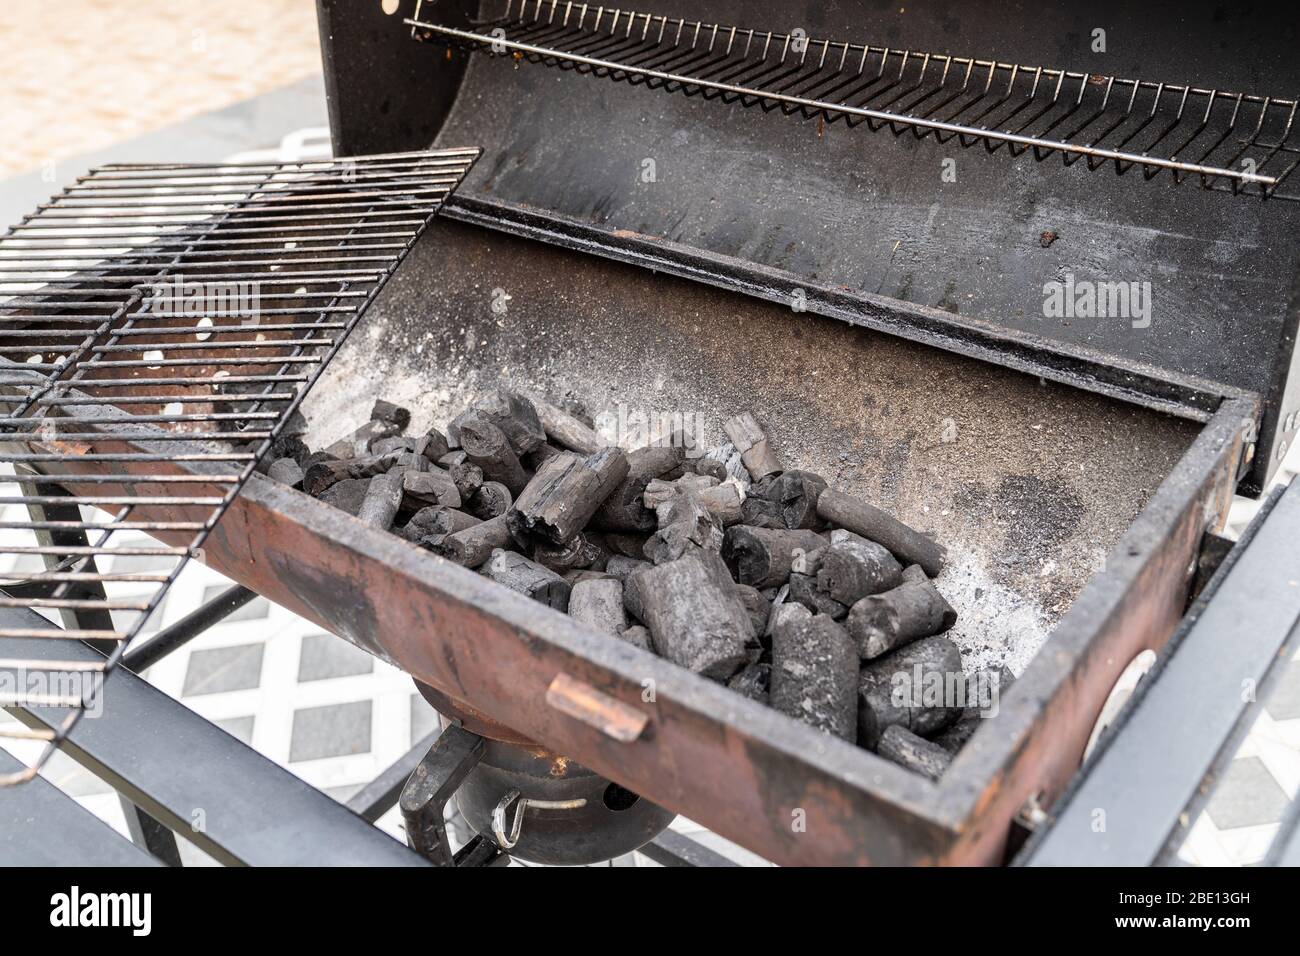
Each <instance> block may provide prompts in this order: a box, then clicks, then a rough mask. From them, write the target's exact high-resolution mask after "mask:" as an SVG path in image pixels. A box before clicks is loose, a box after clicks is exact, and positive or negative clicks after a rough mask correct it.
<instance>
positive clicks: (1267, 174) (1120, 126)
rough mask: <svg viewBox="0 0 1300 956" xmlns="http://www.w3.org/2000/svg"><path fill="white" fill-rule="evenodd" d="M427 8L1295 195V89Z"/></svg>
mask: <svg viewBox="0 0 1300 956" xmlns="http://www.w3.org/2000/svg"><path fill="white" fill-rule="evenodd" d="M423 7H424V3H423V0H420V2H419V3H418V4H417V7H416V11H415V16H414V17H412V18H410V19H407V20H405V21H404V22H405V23H406V24H408V25H409V26H410V27H411V30H412V36H413V37H414V38H415V39H417V40H420V41H424V42H430V43H435V44H439V45H442V46H454V47H457V48H460V49H466V50H470V51H476V52H482V53H486V54H487V55H489V56H505V57H509V58H511V59H512V60H514V61H527V62H532V63H541V64H545V65H547V66H555V67H558V68H560V69H567V70H574V71H575V72H578V73H583V74H590V75H592V76H597V77H602V78H606V79H611V80H616V81H621V82H626V83H629V84H632V85H644V86H645V87H646V88H648V89H661V90H663V91H665V92H677V93H682V94H685V95H687V96H700V97H702V98H704V99H710V100H712V99H717V100H720V101H721V102H724V103H739V104H740V105H742V106H745V107H755V106H757V107H759V108H760V109H762V110H764V111H766V112H772V111H775V110H780V111H781V112H782V113H783V114H785V115H791V116H792V115H794V114H796V113H797V114H799V115H800V116H802V117H804V118H806V119H811V118H818V119H824V120H825V121H827V122H837V121H840V120H843V121H844V122H845V123H846V124H847V125H849V126H858V125H860V124H863V123H865V124H866V125H867V126H868V128H869V129H871V130H872V131H879V130H883V129H886V128H887V129H888V130H889V131H890V132H892V133H893V134H894V135H895V136H901V135H903V134H905V133H908V132H910V133H912V134H913V135H914V136H916V137H917V138H918V139H924V138H926V137H928V136H933V137H935V139H936V140H937V141H939V142H945V143H946V142H950V141H952V140H956V141H957V142H958V143H959V144H960V145H962V146H964V147H968V148H969V147H973V146H976V145H982V146H984V147H985V148H986V149H987V150H988V151H989V152H990V153H996V152H999V151H1001V150H1003V149H1004V148H1005V150H1006V154H1007V155H1009V156H1012V157H1017V156H1022V155H1024V154H1026V153H1029V154H1030V155H1031V156H1032V157H1033V158H1034V159H1035V160H1037V161H1039V162H1041V161H1043V160H1045V159H1047V158H1048V157H1051V156H1060V157H1061V158H1062V160H1063V162H1064V164H1065V165H1067V166H1072V165H1075V164H1076V163H1078V162H1079V161H1080V160H1086V168H1087V169H1089V170H1093V171H1095V170H1098V169H1101V168H1102V167H1104V166H1111V167H1113V168H1114V170H1115V172H1116V173H1118V174H1120V175H1123V174H1125V173H1127V172H1129V171H1131V170H1133V169H1140V170H1141V171H1142V176H1143V178H1144V179H1147V180H1150V179H1154V178H1156V177H1157V176H1159V175H1161V174H1162V173H1169V174H1171V176H1172V179H1173V181H1174V182H1175V183H1176V184H1177V183H1182V182H1184V181H1185V180H1187V179H1189V178H1195V179H1197V180H1198V181H1199V182H1200V184H1201V186H1202V187H1203V188H1205V189H1209V190H1214V191H1220V192H1230V193H1233V194H1235V195H1254V196H1259V197H1261V198H1269V197H1277V198H1279V199H1286V200H1291V201H1300V191H1297V190H1295V189H1293V188H1291V187H1290V186H1289V178H1290V176H1291V174H1292V173H1293V172H1294V171H1295V169H1296V167H1297V166H1300V139H1293V136H1295V130H1296V123H1295V116H1296V112H1297V100H1295V99H1285V98H1280V97H1274V96H1261V95H1253V94H1243V93H1233V92H1227V91H1224V90H1217V89H1211V88H1206V87H1201V86H1194V85H1190V84H1176V83H1164V82H1157V81H1154V80H1145V79H1136V78H1134V79H1129V78H1123V77H1118V76H1103V75H1099V74H1088V73H1081V72H1077V71H1070V70H1061V69H1053V68H1049V67H1042V66H1024V65H1021V64H1016V63H1008V62H1003V61H1000V60H995V59H980V58H975V57H962V56H954V55H950V54H943V53H925V52H920V51H916V50H907V49H899V48H896V47H883V46H875V45H872V44H869V43H852V42H848V41H841V40H828V39H817V38H811V37H807V36H803V35H801V34H789V33H786V34H782V33H775V32H770V31H761V30H754V29H742V28H740V27H734V26H723V25H720V24H710V23H703V22H702V21H698V20H687V19H683V18H671V17H665V16H661V15H654V14H649V13H639V12H636V11H631V10H621V9H617V8H614V7H607V6H599V5H596V4H588V3H576V2H563V3H561V2H560V0H519V2H518V3H516V2H515V0H508V2H507V4H506V10H505V13H504V15H503V16H501V17H498V18H494V19H489V20H484V21H479V22H475V23H473V24H471V25H470V26H469V27H467V28H464V29H462V28H457V27H451V26H447V25H444V24H439V23H434V22H432V21H431V20H430V19H429V18H421V12H422V10H423ZM1288 160H1289V162H1288ZM1284 183H1285V184H1288V185H1287V188H1285V189H1284V188H1281V187H1283V185H1284Z"/></svg>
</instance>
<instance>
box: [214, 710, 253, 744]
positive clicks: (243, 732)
mask: <svg viewBox="0 0 1300 956" xmlns="http://www.w3.org/2000/svg"><path fill="white" fill-rule="evenodd" d="M254 720H255V717H254V716H253V715H252V714H249V715H248V716H247V717H225V718H221V719H219V720H215V721H213V723H215V724H216V725H217V726H218V727H220V728H221V729H222V730H224V731H225V732H226V733H228V734H230V736H232V737H234V738H236V739H237V740H242V741H243V742H244V743H246V744H251V743H252V742H253V722H254Z"/></svg>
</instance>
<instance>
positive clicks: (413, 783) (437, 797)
mask: <svg viewBox="0 0 1300 956" xmlns="http://www.w3.org/2000/svg"><path fill="white" fill-rule="evenodd" d="M483 749H484V741H483V738H482V737H480V736H479V735H478V734H472V733H470V732H469V731H468V730H466V729H465V728H463V727H458V726H456V725H455V724H452V725H450V726H448V727H447V728H446V729H445V730H444V731H443V732H442V733H441V734H439V735H438V739H437V740H435V741H434V742H433V746H432V747H430V748H429V752H428V753H427V754H425V756H424V759H423V760H421V761H420V763H419V765H418V766H416V768H415V771H414V772H413V773H412V774H411V778H410V779H409V780H407V781H406V786H405V787H404V788H403V789H402V797H401V800H400V801H399V806H400V807H401V808H402V821H403V823H404V825H405V826H406V842H407V844H408V845H409V846H410V847H411V849H413V850H415V852H417V853H419V854H420V855H421V856H423V857H425V858H426V859H428V860H430V861H431V862H433V863H434V864H436V865H437V866H499V865H502V864H504V863H508V862H509V859H510V858H509V857H508V856H506V855H505V854H504V853H502V852H501V851H500V850H499V849H498V848H497V847H496V846H495V845H494V844H493V843H492V841H491V840H485V839H483V837H481V836H476V837H474V839H472V840H470V842H469V843H467V844H465V846H463V847H461V849H460V851H459V852H457V853H455V854H453V853H452V852H451V844H450V842H449V841H448V840H447V824H446V821H445V819H444V817H443V813H444V811H445V810H446V807H447V801H448V800H450V799H451V798H452V796H453V795H454V794H455V793H456V790H457V788H458V787H460V785H461V784H462V783H464V781H465V778H466V777H467V776H469V772H470V771H471V770H473V769H474V768H475V767H476V766H477V765H478V762H479V759H480V758H481V757H482V756H483Z"/></svg>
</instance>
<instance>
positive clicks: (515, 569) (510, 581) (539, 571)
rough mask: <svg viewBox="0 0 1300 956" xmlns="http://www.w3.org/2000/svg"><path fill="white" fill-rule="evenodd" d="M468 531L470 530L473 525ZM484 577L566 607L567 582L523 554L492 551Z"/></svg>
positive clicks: (534, 597)
mask: <svg viewBox="0 0 1300 956" xmlns="http://www.w3.org/2000/svg"><path fill="white" fill-rule="evenodd" d="M469 530H470V531H473V530H474V528H470V529H469ZM462 533H463V532H462ZM452 537H455V536H454V535H452ZM487 576H488V577H490V578H491V579H492V580H493V581H495V582H497V584H502V585H505V586H506V587H508V588H509V589H510V590H512V591H518V592H519V593H520V594H524V595H527V596H528V597H530V598H532V599H533V600H534V601H538V602H540V603H542V604H545V605H547V606H548V607H553V608H555V609H556V610H557V611H563V610H565V609H566V608H567V607H568V606H569V583H568V582H567V581H565V580H564V578H562V577H560V576H559V575H558V574H556V573H555V572H554V571H552V570H550V569H549V568H544V567H542V566H541V565H540V564H538V563H537V562H535V561H530V560H528V559H527V558H525V557H524V556H523V555H522V554H515V553H514V552H513V551H502V550H501V549H500V548H498V549H497V550H495V551H493V552H492V556H491V557H489V558H488V562H487Z"/></svg>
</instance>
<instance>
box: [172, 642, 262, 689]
mask: <svg viewBox="0 0 1300 956" xmlns="http://www.w3.org/2000/svg"><path fill="white" fill-rule="evenodd" d="M264 649H265V645H264V644H262V643H261V642H258V643H257V644H239V645H236V646H235V647H214V648H209V649H205V650H201V651H195V652H194V653H192V654H191V655H190V661H189V667H188V668H187V669H186V671H185V684H184V686H183V687H182V688H181V696H182V697H197V696H199V695H200V694H221V693H225V692H226V691H232V690H250V689H252V688H254V687H256V686H257V685H258V683H259V682H260V681H261V678H262V652H263V650H264Z"/></svg>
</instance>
